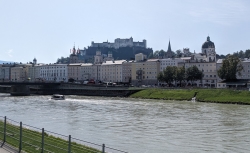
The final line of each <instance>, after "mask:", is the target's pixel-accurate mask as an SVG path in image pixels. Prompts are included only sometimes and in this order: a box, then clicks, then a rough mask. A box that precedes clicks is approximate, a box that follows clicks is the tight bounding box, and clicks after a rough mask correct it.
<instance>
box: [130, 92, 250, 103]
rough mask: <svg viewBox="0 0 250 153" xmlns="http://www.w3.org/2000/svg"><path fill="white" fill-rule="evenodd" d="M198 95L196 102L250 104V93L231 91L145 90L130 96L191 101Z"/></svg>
mask: <svg viewBox="0 0 250 153" xmlns="http://www.w3.org/2000/svg"><path fill="white" fill-rule="evenodd" d="M195 93H197V94H196V101H200V102H216V103H233V104H250V91H238V90H231V89H145V90H142V91H139V92H137V93H135V94H132V95H130V97H131V98H145V99H165V100H191V98H192V97H193V96H194V95H195Z"/></svg>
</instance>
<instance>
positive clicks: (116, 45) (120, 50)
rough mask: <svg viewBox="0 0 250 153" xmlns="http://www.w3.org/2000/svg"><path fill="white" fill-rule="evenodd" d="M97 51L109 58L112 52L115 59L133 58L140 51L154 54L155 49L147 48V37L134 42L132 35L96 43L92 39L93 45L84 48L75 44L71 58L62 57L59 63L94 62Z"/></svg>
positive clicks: (71, 51)
mask: <svg viewBox="0 0 250 153" xmlns="http://www.w3.org/2000/svg"><path fill="white" fill-rule="evenodd" d="M97 51H98V52H100V54H101V55H102V58H107V57H108V54H112V58H113V59H114V60H121V59H123V60H131V59H134V57H135V54H138V53H143V54H145V55H146V56H149V55H150V54H153V49H152V48H147V41H146V40H145V39H144V40H142V41H141V42H139V41H137V42H134V41H133V38H132V37H130V38H129V39H120V38H117V39H115V41H114V42H108V41H107V42H102V43H95V42H94V41H92V42H91V46H88V47H87V48H86V47H84V48H83V49H79V48H78V49H76V48H75V46H74V47H73V49H71V50H70V53H71V54H70V57H69V60H64V59H61V61H60V62H58V63H93V62H94V56H95V55H96V52H97ZM63 60H64V61H63Z"/></svg>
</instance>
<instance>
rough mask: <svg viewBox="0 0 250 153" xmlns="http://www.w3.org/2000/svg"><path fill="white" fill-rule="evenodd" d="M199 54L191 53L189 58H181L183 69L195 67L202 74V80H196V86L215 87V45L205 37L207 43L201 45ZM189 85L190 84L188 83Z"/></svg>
mask: <svg viewBox="0 0 250 153" xmlns="http://www.w3.org/2000/svg"><path fill="white" fill-rule="evenodd" d="M201 51H202V52H201V53H195V52H194V53H193V54H191V57H183V58H181V59H183V60H184V66H185V69H187V68H189V67H191V66H196V67H197V68H198V69H199V70H200V71H202V72H203V74H204V77H203V78H202V80H197V81H196V82H195V84H196V85H197V86H206V87H216V84H217V78H218V76H217V66H216V52H215V45H214V43H213V42H212V41H211V40H210V37H209V36H208V37H207V41H205V42H204V43H203V44H202V47H201ZM188 84H190V82H189V83H188Z"/></svg>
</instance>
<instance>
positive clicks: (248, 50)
mask: <svg viewBox="0 0 250 153" xmlns="http://www.w3.org/2000/svg"><path fill="white" fill-rule="evenodd" d="M245 57H246V58H250V49H247V50H246V51H245Z"/></svg>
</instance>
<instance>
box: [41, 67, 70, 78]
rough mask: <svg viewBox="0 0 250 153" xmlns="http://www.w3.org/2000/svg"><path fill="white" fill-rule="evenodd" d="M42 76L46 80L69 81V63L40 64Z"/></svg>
mask: <svg viewBox="0 0 250 153" xmlns="http://www.w3.org/2000/svg"><path fill="white" fill-rule="evenodd" d="M38 67H39V68H40V69H39V71H40V77H39V78H41V79H42V80H44V81H46V82H61V81H65V82H67V81H68V65H67V64H46V65H39V66H38Z"/></svg>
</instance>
